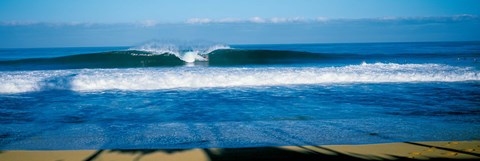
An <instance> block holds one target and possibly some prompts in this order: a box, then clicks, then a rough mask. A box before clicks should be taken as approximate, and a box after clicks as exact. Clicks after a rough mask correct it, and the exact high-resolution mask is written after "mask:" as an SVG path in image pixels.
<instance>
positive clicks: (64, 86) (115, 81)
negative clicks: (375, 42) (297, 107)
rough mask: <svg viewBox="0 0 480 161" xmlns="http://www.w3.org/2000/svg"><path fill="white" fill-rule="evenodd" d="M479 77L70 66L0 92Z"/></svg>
mask: <svg viewBox="0 0 480 161" xmlns="http://www.w3.org/2000/svg"><path fill="white" fill-rule="evenodd" d="M479 80H480V73H479V72H478V71H476V70H474V69H472V68H469V67H455V66H448V65H442V64H395V63H375V64H367V63H363V64H360V65H349V66H343V67H266V68H237V67H232V68H214V67H213V68H187V67H184V68H128V69H73V70H44V71H9V72H1V73H0V93H23V92H36V91H44V90H71V91H77V92H84V91H104V90H127V91H131V90H161V89H173V88H205V87H235V86H275V85H293V84H332V83H384V82H434V81H438V82H457V81H479Z"/></svg>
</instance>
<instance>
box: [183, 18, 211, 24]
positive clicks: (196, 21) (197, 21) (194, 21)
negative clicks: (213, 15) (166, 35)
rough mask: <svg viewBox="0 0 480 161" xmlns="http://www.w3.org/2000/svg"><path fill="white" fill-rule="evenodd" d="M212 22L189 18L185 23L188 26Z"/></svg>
mask: <svg viewBox="0 0 480 161" xmlns="http://www.w3.org/2000/svg"><path fill="white" fill-rule="evenodd" d="M212 22H213V20H212V19H209V18H191V19H188V20H187V23H190V24H203V23H212Z"/></svg>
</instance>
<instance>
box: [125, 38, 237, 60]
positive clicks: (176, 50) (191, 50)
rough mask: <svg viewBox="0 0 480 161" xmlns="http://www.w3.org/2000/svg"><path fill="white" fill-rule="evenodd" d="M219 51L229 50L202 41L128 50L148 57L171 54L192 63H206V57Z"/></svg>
mask: <svg viewBox="0 0 480 161" xmlns="http://www.w3.org/2000/svg"><path fill="white" fill-rule="evenodd" d="M220 49H231V48H230V46H228V45H225V44H219V43H211V42H204V41H153V42H148V43H145V44H143V45H140V46H137V47H133V48H130V49H129V50H135V51H144V52H148V53H151V54H150V55H162V54H172V55H175V56H176V57H178V58H179V59H180V60H183V61H185V62H187V63H193V62H195V61H208V57H207V55H208V54H209V53H211V52H213V51H215V50H220ZM137 56H138V54H137ZM142 56H149V55H142Z"/></svg>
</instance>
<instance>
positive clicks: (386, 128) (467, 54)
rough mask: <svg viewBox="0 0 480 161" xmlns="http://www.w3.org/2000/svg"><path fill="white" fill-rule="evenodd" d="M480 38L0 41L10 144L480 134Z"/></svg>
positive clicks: (311, 141) (163, 145)
mask: <svg viewBox="0 0 480 161" xmlns="http://www.w3.org/2000/svg"><path fill="white" fill-rule="evenodd" d="M479 60H480V43H479V42H423V43H358V44H355V43H353V44H252V45H234V44H233V45H232V44H223V43H211V42H199V41H153V42H147V43H143V44H139V45H134V46H125V47H82V48H40V49H34V48H33V49H0V149H2V150H15V149H16V150H29V149H33V150H69V149H77V150H78V149H184V148H238V147H269V146H284V145H328V144H330V145H333V144H373V143H388V142H410V141H451V140H478V139H479V138H480V135H479V134H480V131H479V129H480V101H479V98H480V61H479Z"/></svg>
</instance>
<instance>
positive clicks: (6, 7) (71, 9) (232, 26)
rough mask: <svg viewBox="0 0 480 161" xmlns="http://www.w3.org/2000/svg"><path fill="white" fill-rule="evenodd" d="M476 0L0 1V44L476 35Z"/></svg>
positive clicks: (478, 22) (304, 40) (475, 37)
mask: <svg viewBox="0 0 480 161" xmlns="http://www.w3.org/2000/svg"><path fill="white" fill-rule="evenodd" d="M479 16H480V2H479V1H477V0H401V1H398V0H361V1H359V0H335V1H333V0H331V1H324V0H242V1H238V0H236V1H234V0H231V1H229V0H223V1H220V0H203V1H198V0H171V1H169V0H163V1H154V0H122V1H119V0H102V1H98V0H82V1H74V0H42V1H37V0H2V1H0V35H2V36H1V37H2V39H0V48H29V47H80V46H132V45H136V44H141V43H143V42H147V41H150V40H154V39H157V40H158V39H179V40H207V41H215V42H222V43H227V44H283V43H352V42H406V41H407V42H416V41H478V40H479V39H480V31H478V28H480V17H479Z"/></svg>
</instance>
